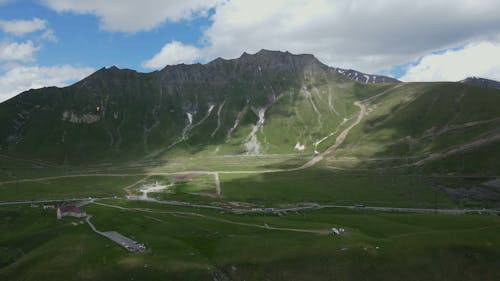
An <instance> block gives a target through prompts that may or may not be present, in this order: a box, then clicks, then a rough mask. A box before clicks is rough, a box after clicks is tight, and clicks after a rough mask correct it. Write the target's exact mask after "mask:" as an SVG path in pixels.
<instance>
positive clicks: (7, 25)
mask: <svg viewBox="0 0 500 281" xmlns="http://www.w3.org/2000/svg"><path fill="white" fill-rule="evenodd" d="M46 28H47V22H46V21H45V20H42V19H39V18H33V19H32V20H10V21H7V20H0V29H2V30H3V31H4V32H6V33H11V34H14V35H16V36H21V35H25V34H28V33H32V32H35V31H39V30H45V29H46Z"/></svg>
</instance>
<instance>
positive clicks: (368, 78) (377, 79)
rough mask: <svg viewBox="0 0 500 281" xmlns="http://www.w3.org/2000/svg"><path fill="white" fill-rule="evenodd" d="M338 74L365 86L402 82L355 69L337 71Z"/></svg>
mask: <svg viewBox="0 0 500 281" xmlns="http://www.w3.org/2000/svg"><path fill="white" fill-rule="evenodd" d="M335 70H336V71H337V72H338V73H340V74H342V75H344V76H347V77H349V78H351V79H352V80H354V81H357V82H360V83H365V84H369V83H372V84H376V83H400V82H401V81H399V80H397V79H394V78H392V77H388V76H382V75H373V74H366V73H362V72H359V71H356V70H353V69H342V68H336V69H335Z"/></svg>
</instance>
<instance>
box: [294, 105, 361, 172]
mask: <svg viewBox="0 0 500 281" xmlns="http://www.w3.org/2000/svg"><path fill="white" fill-rule="evenodd" d="M354 105H356V106H357V107H359V109H360V111H359V114H358V118H356V121H354V123H352V124H351V125H350V126H349V127H347V128H345V129H344V130H343V131H342V133H340V135H339V136H338V137H337V139H336V140H335V144H333V145H332V146H330V147H329V148H327V149H326V150H325V151H323V152H321V153H320V154H318V155H316V156H315V157H314V158H313V159H311V160H310V161H309V162H307V163H305V164H304V165H302V166H300V167H297V168H292V169H288V170H289V171H296V170H302V169H306V168H310V167H312V166H314V165H316V163H318V162H320V161H321V160H323V158H324V157H325V156H326V155H328V154H330V153H332V152H334V151H335V150H337V148H338V147H339V146H340V145H341V144H342V143H343V142H344V140H345V138H346V137H347V135H348V134H349V132H350V131H351V129H352V128H354V127H355V126H356V125H358V124H359V122H361V120H362V119H363V118H364V117H365V115H366V105H364V104H363V103H362V102H360V101H357V102H355V103H354Z"/></svg>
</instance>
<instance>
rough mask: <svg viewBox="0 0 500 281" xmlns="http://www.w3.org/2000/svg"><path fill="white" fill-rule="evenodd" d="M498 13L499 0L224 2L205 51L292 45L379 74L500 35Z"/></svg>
mask: <svg viewBox="0 0 500 281" xmlns="http://www.w3.org/2000/svg"><path fill="white" fill-rule="evenodd" d="M499 10H500V1H495V0H484V1H471V0H441V1H435V0H422V1H414V0H336V1H329V0H295V1H290V0H273V1H268V0H252V1H226V2H224V3H222V4H219V5H217V6H216V8H215V14H214V15H212V17H211V21H212V24H211V25H210V26H209V27H208V28H206V29H205V30H204V36H203V38H201V42H202V43H203V44H204V45H205V46H204V47H203V48H201V49H199V52H201V53H202V54H203V57H204V59H203V60H209V59H213V58H215V57H218V56H221V57H225V58H234V57H237V56H239V55H240V54H241V53H242V52H244V51H246V52H250V53H254V52H257V51H258V50H260V49H263V48H265V49H273V50H288V51H290V52H292V53H311V54H314V55H316V56H317V57H318V58H319V59H320V60H321V61H323V62H324V63H326V64H329V65H332V66H339V67H345V68H355V69H358V70H361V71H366V72H380V71H382V70H386V69H389V68H390V67H391V66H393V65H399V64H404V63H407V62H409V61H414V60H415V59H416V58H418V57H422V56H424V55H426V54H429V53H431V52H433V51H436V50H442V49H446V48H450V47H454V46H459V45H463V44H466V43H470V42H475V41H477V40H485V39H492V38H499V35H500V17H499V16H498V12H497V11H499ZM444 15H446V16H444Z"/></svg>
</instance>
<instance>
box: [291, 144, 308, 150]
mask: <svg viewBox="0 0 500 281" xmlns="http://www.w3.org/2000/svg"><path fill="white" fill-rule="evenodd" d="M293 148H294V149H295V150H298V151H304V150H305V149H306V145H305V144H300V142H297V143H296V144H295V146H294V147H293Z"/></svg>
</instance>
